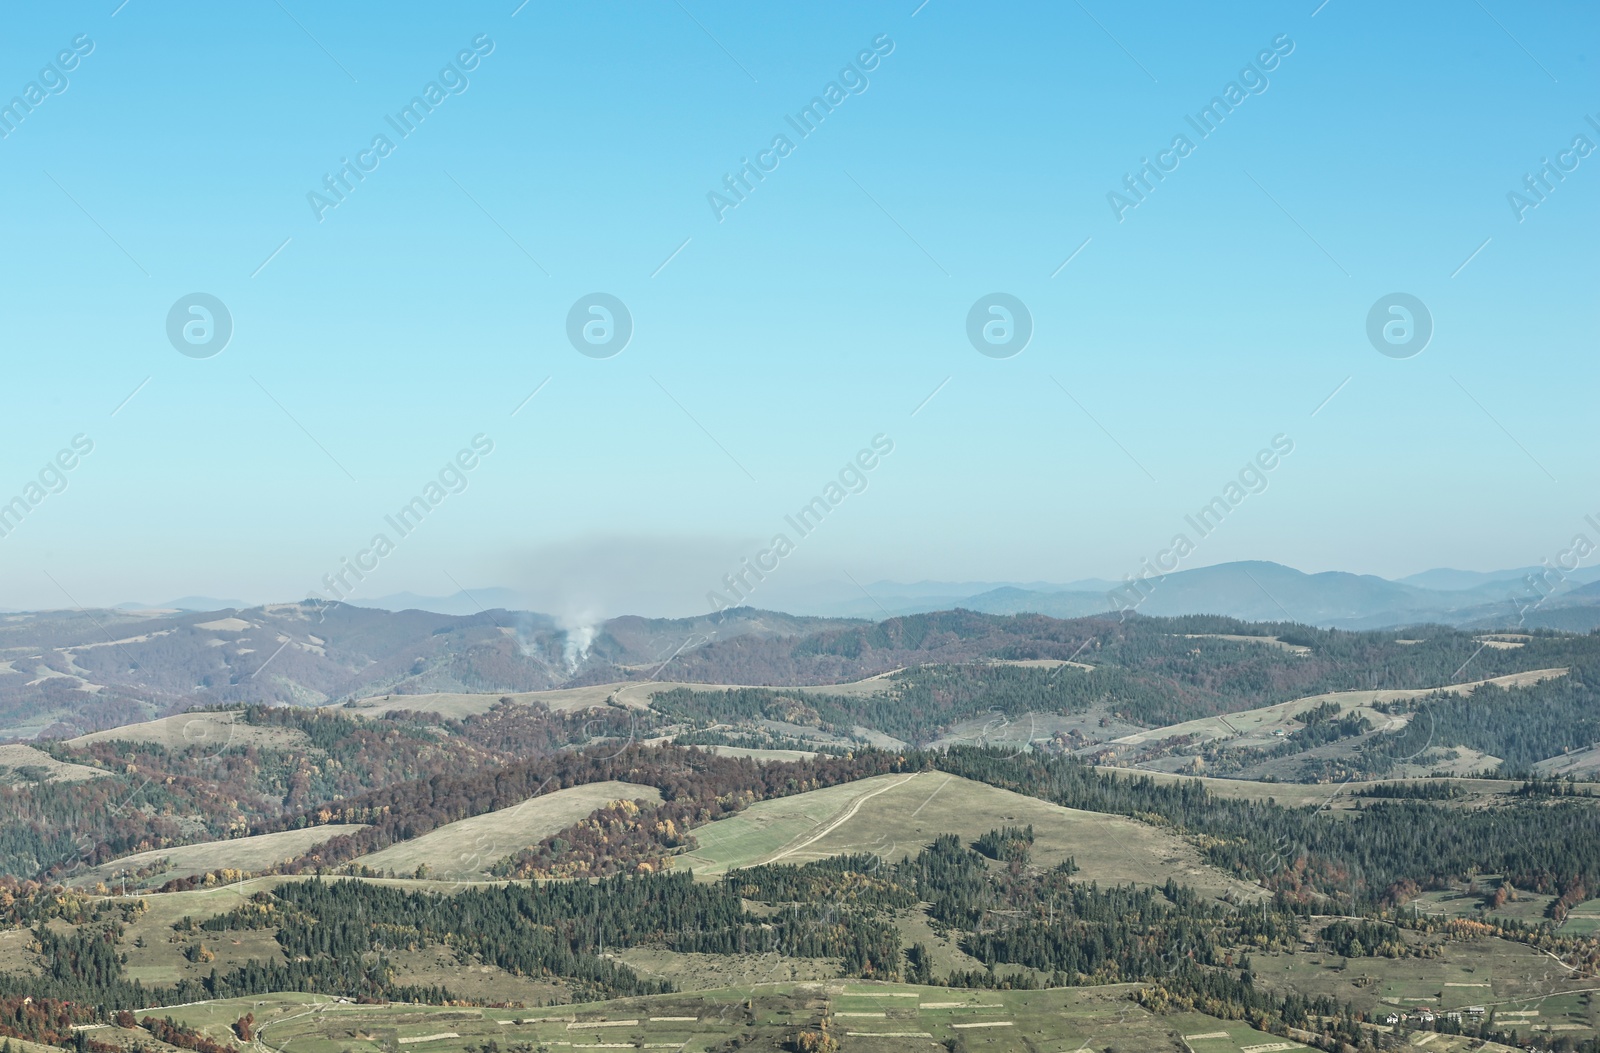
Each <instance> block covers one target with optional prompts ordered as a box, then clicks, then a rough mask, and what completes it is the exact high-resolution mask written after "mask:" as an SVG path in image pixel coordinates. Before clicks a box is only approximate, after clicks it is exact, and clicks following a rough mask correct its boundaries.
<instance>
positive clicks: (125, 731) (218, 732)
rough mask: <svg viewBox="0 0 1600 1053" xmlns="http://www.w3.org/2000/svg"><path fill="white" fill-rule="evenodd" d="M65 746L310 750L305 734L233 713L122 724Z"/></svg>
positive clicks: (179, 716)
mask: <svg viewBox="0 0 1600 1053" xmlns="http://www.w3.org/2000/svg"><path fill="white" fill-rule="evenodd" d="M66 741H67V745H69V746H75V747H82V746H87V745H89V744H90V743H93V742H148V743H153V744H155V745H158V746H166V747H167V748H169V749H174V750H181V749H188V748H189V747H191V746H203V747H205V748H206V749H208V750H210V751H211V752H213V753H217V752H221V751H222V750H223V749H226V748H229V747H238V746H273V747H276V748H278V749H305V750H310V749H311V744H310V740H309V739H308V738H307V737H306V734H305V732H303V731H299V730H297V729H295V728H280V727H258V726H256V725H254V724H247V723H245V722H244V721H243V720H240V719H239V714H238V713H237V712H225V713H179V714H177V715H176V716H171V717H161V718H159V719H157V720H147V721H144V722H143V723H140V724H126V725H124V726H122V727H120V728H112V729H110V730H109V731H96V732H93V733H91V734H88V735H79V736H78V737H77V738H75V739H67V740H66Z"/></svg>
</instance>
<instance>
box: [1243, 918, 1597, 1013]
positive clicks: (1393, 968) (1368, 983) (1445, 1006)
mask: <svg viewBox="0 0 1600 1053" xmlns="http://www.w3.org/2000/svg"><path fill="white" fill-rule="evenodd" d="M1444 954H1445V956H1444V957H1443V958H1432V959H1424V958H1394V959H1391V958H1381V957H1366V958H1349V959H1345V958H1341V957H1339V956H1338V955H1336V954H1316V953H1306V952H1300V953H1295V954H1256V955H1252V956H1251V968H1252V969H1253V970H1254V971H1255V974H1256V976H1257V977H1258V979H1259V981H1260V982H1262V983H1264V984H1267V985H1268V986H1272V987H1276V988H1277V989H1279V990H1284V989H1290V990H1295V991H1300V992H1302V993H1305V994H1325V995H1330V996H1333V997H1336V998H1338V999H1339V1000H1340V1001H1346V1000H1348V1001H1349V1002H1350V1003H1351V1004H1352V1005H1354V1006H1355V1008H1356V1009H1358V1010H1361V1011H1364V1012H1367V1013H1369V1014H1378V1015H1380V1016H1381V1015H1382V1014H1384V1013H1388V1012H1400V1011H1401V1010H1402V1009H1415V1008H1418V1007H1422V1008H1427V1009H1432V1010H1434V1011H1441V1010H1443V1011H1450V1010H1461V1009H1463V1008H1464V1007H1466V1006H1471V1005H1481V1006H1484V1007H1486V1008H1487V1007H1493V1008H1494V1009H1495V1011H1496V1013H1497V1015H1498V1016H1500V1017H1503V1018H1506V1019H1514V1018H1515V1016H1516V1015H1518V1014H1521V1015H1523V1016H1525V1017H1526V1019H1528V1021H1529V1023H1530V1027H1533V1026H1537V1025H1544V1026H1546V1027H1548V1026H1549V1025H1552V1024H1554V1025H1562V1026H1563V1029H1571V1030H1572V1031H1573V1033H1574V1034H1575V1035H1577V1036H1578V1037H1590V1036H1593V1035H1594V1034H1595V1027H1596V1024H1597V1022H1600V1021H1597V1018H1596V1016H1595V1009H1594V1007H1593V1006H1592V1005H1591V1004H1590V1003H1589V999H1588V995H1589V994H1590V993H1592V992H1594V991H1595V990H1596V988H1597V987H1600V985H1597V984H1596V982H1595V981H1594V979H1593V978H1585V977H1581V976H1577V975H1575V974H1573V973H1571V972H1569V971H1568V970H1567V969H1565V968H1563V967H1562V966H1561V965H1559V964H1558V963H1556V962H1555V961H1553V960H1551V959H1550V958H1549V957H1547V956H1545V955H1543V954H1540V953H1539V952H1538V951H1536V950H1532V949H1530V948H1527V947H1524V946H1522V945H1520V944H1515V943H1509V942H1507V941H1504V940H1497V939H1485V940H1481V941H1477V942H1475V943H1472V944H1470V945H1464V944H1460V943H1451V944H1446V945H1445V949H1444Z"/></svg>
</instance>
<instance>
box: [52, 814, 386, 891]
mask: <svg viewBox="0 0 1600 1053" xmlns="http://www.w3.org/2000/svg"><path fill="white" fill-rule="evenodd" d="M362 829H365V827H363V826H362V825H361V824H359V823H347V824H338V823H334V824H331V825H328V826H314V827H308V828H307V829H304V830H282V831H279V832H278V833H275V834H257V835H256V836H254V837H238V838H233V839H231V840H227V841H201V842H199V843H197V844H192V845H181V846H179V847H177V848H162V849H157V850H155V851H151V852H140V853H138V854H137V855H131V856H123V857H122V858H121V859H115V860H112V861H111V862H109V863H103V864H101V865H100V866H97V867H94V868H93V869H91V870H86V871H84V872H83V873H81V874H77V875H75V876H74V877H73V878H72V881H71V884H73V885H75V886H77V887H79V888H84V887H88V886H92V885H94V884H95V883H96V882H101V881H103V882H105V884H106V886H107V887H111V886H113V885H120V883H121V881H122V876H121V875H120V874H119V873H118V872H119V871H122V870H137V869H139V868H140V867H146V866H149V865H151V864H152V863H156V862H158V861H160V860H163V859H165V860H167V861H168V862H169V863H170V864H171V866H170V867H169V868H168V869H165V870H162V871H161V872H160V873H158V874H154V875H152V876H150V877H149V878H147V879H144V881H143V882H142V885H141V884H139V883H136V882H134V881H133V880H132V879H131V878H130V880H129V883H128V888H129V889H130V890H133V889H135V888H139V887H159V886H160V885H162V884H165V883H166V882H168V881H170V880H172V879H173V878H179V877H194V876H196V875H199V874H204V873H206V872H208V871H211V870H218V869H221V868H223V867H231V868H233V869H235V870H246V871H254V870H265V869H266V868H267V867H270V866H273V865H274V864H277V863H281V862H284V861H285V860H289V859H293V858H295V857H296V856H299V855H303V854H304V853H305V852H307V851H308V850H310V849H311V848H312V847H313V846H314V845H319V844H321V843H323V842H324V841H327V840H329V839H331V838H334V837H338V836H339V835H340V834H353V833H355V832H356V831H357V830H362Z"/></svg>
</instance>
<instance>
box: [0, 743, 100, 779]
mask: <svg viewBox="0 0 1600 1053" xmlns="http://www.w3.org/2000/svg"><path fill="white" fill-rule="evenodd" d="M109 774H110V772H107V771H105V770H104V769H101V768H92V767H90V766H89V765H87V764H72V763H70V762H67V761H58V760H56V759H55V758H54V757H52V756H50V754H48V753H45V752H44V751H43V750H37V749H34V748H33V747H32V746H27V745H24V744H23V743H20V742H12V743H7V744H6V745H3V746H0V780H5V781H7V782H9V783H11V784H12V785H18V784H22V783H28V782H34V781H40V782H81V781H83V780H84V779H98V778H100V777H101V776H103V775H109Z"/></svg>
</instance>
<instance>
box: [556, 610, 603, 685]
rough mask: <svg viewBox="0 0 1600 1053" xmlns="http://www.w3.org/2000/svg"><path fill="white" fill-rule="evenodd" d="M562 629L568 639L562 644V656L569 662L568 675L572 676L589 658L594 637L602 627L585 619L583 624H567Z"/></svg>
mask: <svg viewBox="0 0 1600 1053" xmlns="http://www.w3.org/2000/svg"><path fill="white" fill-rule="evenodd" d="M562 620H563V621H566V619H562ZM562 630H563V631H564V632H565V633H566V641H565V642H564V643H563V644H562V645H561V657H562V660H563V661H565V662H566V664H567V675H568V676H571V675H573V674H574V673H576V672H577V671H578V667H579V666H581V665H582V664H583V663H584V662H585V661H586V660H588V657H589V648H590V647H592V646H593V645H594V638H595V637H596V636H597V635H599V632H600V629H599V627H598V626H596V625H595V624H594V623H593V621H592V620H590V619H584V620H583V624H580V625H570V624H566V625H563V626H562Z"/></svg>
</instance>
